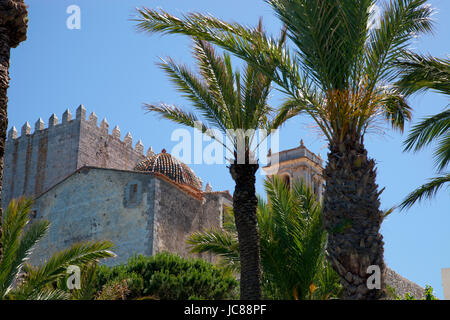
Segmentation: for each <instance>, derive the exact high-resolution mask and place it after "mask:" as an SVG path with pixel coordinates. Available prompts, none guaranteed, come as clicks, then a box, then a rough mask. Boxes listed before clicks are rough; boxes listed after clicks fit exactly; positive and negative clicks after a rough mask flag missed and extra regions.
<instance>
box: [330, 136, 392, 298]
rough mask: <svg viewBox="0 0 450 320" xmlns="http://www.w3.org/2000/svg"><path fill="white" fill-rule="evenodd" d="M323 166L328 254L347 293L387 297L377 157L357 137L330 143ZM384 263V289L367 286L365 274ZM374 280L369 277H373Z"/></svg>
mask: <svg viewBox="0 0 450 320" xmlns="http://www.w3.org/2000/svg"><path fill="white" fill-rule="evenodd" d="M329 148H330V152H329V154H328V162H327V166H326V168H325V169H324V172H323V174H324V178H325V182H326V188H325V192H324V209H323V211H324V212H323V219H324V226H325V228H326V229H327V231H328V248H327V253H328V259H329V261H330V263H331V265H332V266H333V268H334V270H336V272H337V273H338V274H339V276H340V278H341V283H342V285H343V287H344V297H345V298H346V299H365V300H371V299H383V298H384V297H385V283H384V274H385V265H384V259H383V252H384V249H383V241H382V239H383V237H382V235H381V234H380V233H379V230H380V226H381V223H382V220H383V214H382V212H381V211H380V210H379V206H380V201H379V198H378V197H379V195H380V193H381V192H378V191H377V188H378V185H377V184H376V183H375V178H376V169H375V162H374V160H373V159H369V158H368V157H367V151H366V149H365V148H364V145H363V143H362V142H359V141H358V139H351V138H348V137H347V138H346V139H345V140H344V142H342V143H340V144H336V143H330V147H329ZM371 265H375V266H378V267H379V268H380V278H381V283H380V289H369V288H368V286H367V280H368V279H369V277H371V275H372V274H373V272H369V273H368V272H367V268H368V267H369V266H371ZM370 280H371V279H370Z"/></svg>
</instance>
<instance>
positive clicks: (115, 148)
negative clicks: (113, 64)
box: [2, 106, 144, 207]
mask: <svg viewBox="0 0 450 320" xmlns="http://www.w3.org/2000/svg"><path fill="white" fill-rule="evenodd" d="M48 122H49V124H48V127H47V128H45V126H44V122H43V121H42V120H41V119H39V120H38V121H37V122H36V124H35V128H34V132H33V133H31V126H30V125H29V124H28V122H27V123H25V125H24V126H23V127H22V129H21V133H20V136H19V137H18V134H17V131H16V129H15V128H13V129H11V130H10V132H9V133H8V140H7V143H6V151H5V169H4V180H3V185H4V188H3V199H2V200H3V202H2V206H3V207H6V206H7V205H8V203H9V201H10V200H11V199H13V198H17V197H20V196H22V195H28V196H38V195H39V194H41V193H42V192H44V191H46V190H48V189H49V188H51V187H52V186H53V185H55V184H56V183H58V182H59V181H61V180H62V179H64V178H65V177H67V176H68V175H70V174H72V173H73V172H75V171H76V170H77V169H79V168H81V167H83V166H95V167H101V168H115V169H124V170H133V169H134V166H135V165H136V163H137V162H138V161H140V160H142V159H143V158H144V155H143V145H142V143H141V142H140V141H138V142H137V143H136V145H135V147H134V148H133V146H132V138H131V135H130V134H129V133H128V134H127V135H126V136H125V138H124V139H123V141H122V140H121V138H120V130H119V129H118V127H117V126H116V128H114V130H113V131H112V133H111V134H109V125H108V123H107V122H106V120H103V121H102V122H101V123H100V125H97V116H96V115H95V114H94V113H92V114H91V115H90V116H89V118H88V119H86V110H85V109H84V107H83V106H80V107H78V109H77V111H76V118H75V119H72V115H71V114H70V111H69V110H67V111H66V112H65V113H64V114H63V116H62V121H61V122H59V121H58V118H57V117H56V115H52V116H51V117H50V119H49V120H48Z"/></svg>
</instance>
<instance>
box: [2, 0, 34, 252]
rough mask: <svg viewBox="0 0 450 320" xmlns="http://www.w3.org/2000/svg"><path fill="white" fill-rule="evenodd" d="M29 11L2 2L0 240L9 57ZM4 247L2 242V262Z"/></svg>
mask: <svg viewBox="0 0 450 320" xmlns="http://www.w3.org/2000/svg"><path fill="white" fill-rule="evenodd" d="M27 28H28V11H27V5H26V4H25V2H24V0H0V239H1V237H2V216H3V211H2V206H3V205H2V198H1V197H2V185H3V164H4V161H3V157H4V155H5V143H6V131H7V130H8V115H7V106H8V97H7V91H8V87H9V56H10V52H11V48H15V47H17V46H18V45H19V43H21V42H22V41H25V40H26V38H27ZM1 260H2V245H1V242H0V261H1Z"/></svg>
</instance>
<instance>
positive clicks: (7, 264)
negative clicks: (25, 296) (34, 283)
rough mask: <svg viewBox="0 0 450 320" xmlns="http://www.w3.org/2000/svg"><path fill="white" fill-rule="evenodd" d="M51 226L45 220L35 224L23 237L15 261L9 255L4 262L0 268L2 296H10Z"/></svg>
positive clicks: (0, 294)
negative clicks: (16, 280)
mask: <svg viewBox="0 0 450 320" xmlns="http://www.w3.org/2000/svg"><path fill="white" fill-rule="evenodd" d="M49 225H50V224H49V222H48V221H45V220H42V221H37V222H35V223H33V224H32V225H31V226H30V228H29V229H28V230H27V231H26V232H25V234H24V235H23V236H22V238H21V240H20V244H19V247H18V249H17V251H16V252H15V256H14V259H12V258H11V256H10V255H8V258H7V259H3V260H2V262H1V265H2V266H1V268H0V269H1V270H2V272H1V275H0V296H4V295H6V294H8V292H9V291H10V290H11V289H12V286H13V283H14V280H15V279H16V278H17V276H18V275H19V274H20V272H21V270H22V267H23V264H24V263H25V262H26V261H27V260H28V258H29V256H30V254H31V252H32V249H33V248H34V246H35V245H36V244H37V242H38V241H39V240H40V239H42V237H43V236H44V235H45V234H46V233H47V231H48V229H49Z"/></svg>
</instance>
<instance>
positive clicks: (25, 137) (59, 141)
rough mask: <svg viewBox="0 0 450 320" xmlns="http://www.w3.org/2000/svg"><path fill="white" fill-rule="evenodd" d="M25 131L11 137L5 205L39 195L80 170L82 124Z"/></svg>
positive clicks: (6, 175)
mask: <svg viewBox="0 0 450 320" xmlns="http://www.w3.org/2000/svg"><path fill="white" fill-rule="evenodd" d="M26 125H27V124H25V125H24V128H23V129H22V132H21V136H20V137H18V138H14V136H13V135H11V134H10V135H9V138H8V140H7V144H6V152H5V171H4V180H3V182H4V186H5V187H4V192H5V194H4V195H3V203H2V205H3V206H4V207H6V206H7V204H8V203H9V201H10V200H11V199H12V198H17V197H20V196H22V195H28V196H32V195H38V194H40V193H41V192H43V191H45V190H47V189H48V188H50V187H51V186H53V185H54V184H55V183H57V182H58V181H61V180H62V179H63V178H65V177H67V176H68V175H69V174H71V173H73V172H74V171H75V170H76V168H77V153H78V140H79V128H80V121H79V120H72V121H68V122H65V123H60V124H55V125H53V126H51V127H49V128H42V127H41V128H42V129H38V128H36V129H35V131H34V132H33V134H31V128H28V130H27V129H26Z"/></svg>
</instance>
